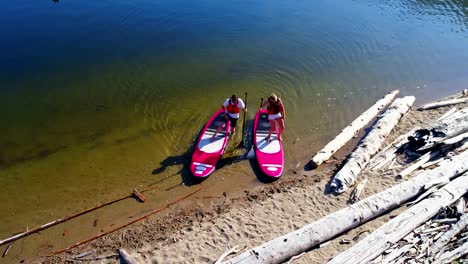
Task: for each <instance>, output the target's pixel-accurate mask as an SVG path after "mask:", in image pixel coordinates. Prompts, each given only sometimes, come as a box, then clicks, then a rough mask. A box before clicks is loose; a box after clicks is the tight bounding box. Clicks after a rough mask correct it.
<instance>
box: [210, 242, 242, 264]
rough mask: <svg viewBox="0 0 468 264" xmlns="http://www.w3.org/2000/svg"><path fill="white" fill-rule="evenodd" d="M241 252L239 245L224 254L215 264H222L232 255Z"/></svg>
mask: <svg viewBox="0 0 468 264" xmlns="http://www.w3.org/2000/svg"><path fill="white" fill-rule="evenodd" d="M238 250H239V245H235V246H234V247H233V248H231V249H229V250H228V251H226V252H224V253H223V254H222V255H221V256H220V257H219V258H218V260H216V262H215V264H221V262H222V261H223V259H224V258H225V257H227V256H229V255H231V254H232V253H236V252H237V251H238Z"/></svg>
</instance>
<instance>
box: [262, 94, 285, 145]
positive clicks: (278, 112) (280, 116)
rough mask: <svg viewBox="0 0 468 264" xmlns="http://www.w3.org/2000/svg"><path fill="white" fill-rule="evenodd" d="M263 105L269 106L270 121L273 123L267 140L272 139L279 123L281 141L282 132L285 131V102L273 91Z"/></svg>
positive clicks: (279, 138)
mask: <svg viewBox="0 0 468 264" xmlns="http://www.w3.org/2000/svg"><path fill="white" fill-rule="evenodd" d="M262 107H266V108H267V111H268V121H270V125H271V127H270V130H269V131H268V137H267V140H271V134H272V133H273V131H275V130H276V125H278V140H279V141H281V133H283V130H284V119H285V118H286V112H285V111H284V106H283V102H282V101H281V99H280V98H279V97H278V96H276V94H274V93H272V94H271V95H270V97H268V100H266V101H265V102H263V105H262Z"/></svg>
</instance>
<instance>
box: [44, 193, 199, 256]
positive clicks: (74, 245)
mask: <svg viewBox="0 0 468 264" xmlns="http://www.w3.org/2000/svg"><path fill="white" fill-rule="evenodd" d="M200 190H201V188H198V189H197V190H195V191H193V192H191V193H189V194H187V195H185V196H183V197H181V198H179V199H177V200H175V201H173V202H170V203H168V204H166V205H165V206H163V207H161V208H158V209H156V210H154V211H151V212H149V213H147V214H145V215H143V216H141V217H139V218H137V219H135V220H132V221H130V222H128V223H126V224H124V225H121V226H118V227H116V228H113V229H111V230H109V231H106V232H104V233H101V234H99V235H97V236H94V237H91V238H88V239H86V240H83V241H80V242H78V243H76V244H73V245H71V246H69V247H66V248H64V249H61V250H58V251H55V252H52V253H50V254H49V255H47V256H48V257H50V256H53V255H57V254H60V253H62V252H65V251H67V250H69V249H72V248H74V247H77V246H79V245H82V244H84V243H87V242H90V241H93V240H95V239H98V238H100V237H102V236H105V235H107V234H110V233H112V232H115V231H117V230H119V229H122V228H124V227H127V226H129V225H131V224H133V223H135V222H138V221H140V220H143V219H145V218H147V217H149V216H151V215H153V214H156V213H158V212H160V211H162V210H164V209H166V208H168V207H169V206H171V205H173V204H175V203H178V202H180V201H182V200H184V199H185V198H187V197H189V196H191V195H193V194H195V193H196V192H198V191H200Z"/></svg>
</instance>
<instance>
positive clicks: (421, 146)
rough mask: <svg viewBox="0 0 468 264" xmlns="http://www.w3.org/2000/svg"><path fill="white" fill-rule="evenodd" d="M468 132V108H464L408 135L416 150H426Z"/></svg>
mask: <svg viewBox="0 0 468 264" xmlns="http://www.w3.org/2000/svg"><path fill="white" fill-rule="evenodd" d="M465 132H468V108H464V109H462V110H460V111H457V112H455V113H453V114H452V115H450V116H449V117H447V118H444V119H442V120H440V121H436V122H435V123H434V124H432V125H431V127H429V128H427V129H419V130H417V131H416V132H415V133H414V134H413V135H411V136H409V137H408V140H409V144H410V145H411V146H412V149H414V150H426V149H430V148H432V147H435V146H437V145H439V144H442V143H443V142H444V141H445V140H448V139H450V138H453V137H456V136H458V135H461V134H463V133H465Z"/></svg>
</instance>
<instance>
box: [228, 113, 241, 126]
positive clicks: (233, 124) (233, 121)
mask: <svg viewBox="0 0 468 264" xmlns="http://www.w3.org/2000/svg"><path fill="white" fill-rule="evenodd" d="M228 117H229V121H231V126H232V127H236V125H237V120H238V119H239V118H232V117H231V116H230V115H228Z"/></svg>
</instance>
